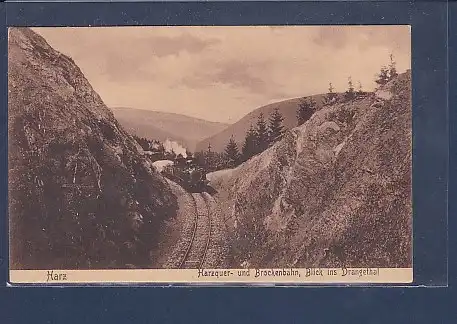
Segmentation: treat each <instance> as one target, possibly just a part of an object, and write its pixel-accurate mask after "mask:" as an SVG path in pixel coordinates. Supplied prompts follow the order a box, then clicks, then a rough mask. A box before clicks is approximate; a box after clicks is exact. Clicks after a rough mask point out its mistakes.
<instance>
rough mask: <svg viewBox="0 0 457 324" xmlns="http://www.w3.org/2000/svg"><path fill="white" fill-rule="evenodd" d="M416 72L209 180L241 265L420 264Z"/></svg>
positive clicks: (327, 112) (329, 112)
mask: <svg viewBox="0 0 457 324" xmlns="http://www.w3.org/2000/svg"><path fill="white" fill-rule="evenodd" d="M410 83H411V75H410V72H407V73H404V74H401V75H400V76H399V77H397V78H396V79H394V80H392V81H391V82H390V83H388V84H387V85H385V86H384V87H383V88H382V89H380V90H379V91H377V92H376V93H370V94H368V95H366V96H364V97H362V98H358V99H355V100H351V101H346V102H339V103H336V104H333V105H328V106H324V107H323V108H322V109H321V110H319V111H318V112H316V113H315V114H314V115H313V116H312V117H311V119H310V120H308V121H307V122H306V123H305V124H303V125H302V126H300V127H296V128H293V129H292V130H291V131H289V132H288V133H287V134H286V135H285V137H284V139H283V140H281V141H280V142H278V143H276V144H275V145H274V146H273V147H271V148H269V149H268V150H266V151H265V152H263V153H262V154H260V155H258V156H256V157H254V158H253V159H251V160H249V161H247V162H245V163H243V164H242V165H240V166H239V167H238V168H236V169H233V170H226V171H220V172H218V173H217V172H216V173H214V174H212V175H210V179H211V182H212V184H213V185H214V186H215V187H216V188H217V190H218V191H219V194H218V197H219V200H220V201H221V203H222V204H223V206H224V207H223V208H224V209H225V210H227V215H226V219H227V223H228V224H229V227H230V228H231V232H232V234H231V236H232V247H233V248H232V250H233V251H232V252H233V254H234V264H233V266H251V267H269V266H275V267H281V266H284V267H287V266H293V267H340V266H347V267H349V266H351V267H359V266H364V267H366V266H372V267H409V266H411V264H412V254H411V253H412V252H411V241H412V237H411V235H412V228H411V226H412V225H411V223H412V209H411V99H410V95H411V86H410Z"/></svg>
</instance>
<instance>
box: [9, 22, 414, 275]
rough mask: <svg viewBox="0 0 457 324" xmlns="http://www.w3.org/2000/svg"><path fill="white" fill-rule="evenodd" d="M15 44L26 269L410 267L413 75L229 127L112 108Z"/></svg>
mask: <svg viewBox="0 0 457 324" xmlns="http://www.w3.org/2000/svg"><path fill="white" fill-rule="evenodd" d="M8 50H9V56H8V63H9V67H8V68H9V79H8V85H9V102H8V112H9V116H8V118H9V121H8V122H9V129H8V134H9V143H8V145H9V147H8V149H9V153H8V155H9V156H8V162H9V222H10V242H11V244H10V245H11V262H10V263H11V266H12V268H14V269H50V268H52V269H202V268H205V269H229V268H305V267H316V268H317V267H324V268H325V267H386V268H394V267H397V268H407V267H411V266H412V203H411V198H412V197H411V195H412V193H411V177H412V175H411V158H412V156H411V155H412V144H411V141H412V128H411V71H409V70H408V71H406V72H404V73H400V74H395V75H392V76H391V77H390V78H389V79H388V80H387V79H386V80H385V82H384V81H383V83H382V84H380V86H379V88H378V89H377V90H375V91H373V92H358V93H356V92H353V91H352V92H351V91H348V92H346V93H344V94H343V93H341V94H334V96H331V98H330V99H331V100H329V94H324V95H322V94H320V95H315V96H308V97H305V98H297V99H292V100H287V101H282V102H278V103H275V104H271V105H267V106H263V107H260V108H257V109H254V110H252V111H251V112H250V113H248V114H247V115H246V116H245V117H243V118H242V119H240V120H239V121H238V122H236V123H234V124H232V125H228V124H224V123H214V122H208V121H204V120H199V119H196V118H193V117H187V116H183V115H176V114H169V113H163V112H153V111H140V110H137V109H132V108H112V109H110V108H108V107H107V106H106V105H105V103H104V102H103V100H102V99H101V97H100V96H99V95H98V94H97V92H95V90H94V89H93V88H92V86H91V84H90V83H89V81H88V80H87V79H86V78H85V76H84V74H83V73H82V71H81V70H80V69H79V67H78V66H77V65H76V63H75V62H74V61H73V60H72V59H71V58H70V57H68V56H65V55H63V54H61V53H59V52H57V51H56V50H54V49H53V48H52V47H51V46H50V45H49V44H48V43H47V42H46V41H45V39H44V38H42V37H41V36H39V35H38V34H36V33H35V32H33V31H32V30H30V29H28V28H13V29H12V30H11V32H10V39H9V49H8ZM305 102H308V103H309V102H313V104H311V106H312V109H310V110H309V111H305V113H304V115H303V116H304V117H303V116H299V115H300V114H299V108H300V107H305V106H306V105H305ZM263 114H265V117H266V118H265V121H264V120H262V118H263V117H261V116H263ZM275 114H276V116H279V117H278V118H276V122H278V123H279V124H280V125H279V126H281V127H276V131H277V132H278V134H279V135H277V136H276V135H271V134H272V133H274V131H273V130H272V129H273V128H274V127H273V126H272V125H274V118H273V117H274V116H275ZM297 115H298V117H297ZM271 116H273V117H271ZM268 118H270V119H268ZM297 119H298V122H297ZM272 120H273V122H272ZM256 122H257V125H255V123H256ZM251 125H255V126H256V128H255V131H256V132H257V133H256V134H257V135H256V136H257V137H256V139H255V140H256V141H257V142H255V141H254V142H253V143H254V144H256V145H254V148H255V151H249V150H248V149H246V150H244V151H246V152H248V153H249V154H244V155H243V154H242V152H240V151H242V150H241V147H242V146H243V141H245V140H246V141H247V139H249V136H248V135H249V129H250V126H251ZM260 131H263V137H262V136H259V133H260ZM259 138H263V141H264V142H262V141H261V140H259ZM167 140H168V141H169V142H167ZM170 140H172V141H175V142H176V143H177V144H179V148H181V146H184V147H183V148H182V149H183V151H182V152H178V149H177V148H176V146H175V147H172V146H171V144H170V145H168V144H169V143H170ZM166 143H168V144H167V145H165V144H166ZM251 144H252V143H251ZM242 155H243V156H242ZM159 165H160V168H159V167H158V166H159Z"/></svg>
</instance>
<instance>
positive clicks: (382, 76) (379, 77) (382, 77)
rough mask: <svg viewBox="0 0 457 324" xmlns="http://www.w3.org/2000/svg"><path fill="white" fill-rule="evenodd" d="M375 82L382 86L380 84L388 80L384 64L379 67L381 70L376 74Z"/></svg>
mask: <svg viewBox="0 0 457 324" xmlns="http://www.w3.org/2000/svg"><path fill="white" fill-rule="evenodd" d="M375 82H376V83H377V84H378V85H379V86H382V85H384V84H386V83H387V82H389V70H388V69H387V68H386V67H385V66H383V67H381V71H380V72H379V74H378V75H377V76H376V80H375Z"/></svg>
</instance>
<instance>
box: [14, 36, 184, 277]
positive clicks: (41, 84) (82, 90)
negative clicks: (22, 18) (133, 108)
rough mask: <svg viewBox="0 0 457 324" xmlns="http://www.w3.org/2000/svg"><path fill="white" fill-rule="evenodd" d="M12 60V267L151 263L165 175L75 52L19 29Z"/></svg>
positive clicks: (165, 198)
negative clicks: (116, 115) (146, 156)
mask: <svg viewBox="0 0 457 324" xmlns="http://www.w3.org/2000/svg"><path fill="white" fill-rule="evenodd" d="M8 65H9V67H8V73H9V78H8V86H9V90H8V91H9V98H8V112H9V117H8V125H9V130H8V132H9V147H8V149H9V156H8V158H9V219H10V238H11V239H10V242H11V244H10V252H11V253H10V254H11V267H12V268H16V269H40V268H47V269H50V268H66V269H70V268H77V269H83V268H125V267H133V268H136V267H148V266H149V265H150V263H151V260H150V254H151V251H152V250H153V249H154V243H155V237H156V235H157V228H158V227H159V226H160V224H161V222H162V221H163V220H165V219H167V218H169V217H170V216H171V215H173V214H174V213H175V210H176V208H177V203H176V197H175V196H174V195H173V194H172V193H171V191H170V188H169V186H168V184H167V183H166V181H165V180H164V179H163V178H162V177H161V176H160V175H159V174H158V173H157V172H156V171H154V169H153V168H151V165H150V163H148V162H147V161H146V160H145V159H144V158H143V157H142V156H141V155H140V154H139V153H138V150H137V144H136V142H135V141H134V140H133V139H132V138H131V137H130V136H129V135H128V134H127V133H126V132H125V131H124V130H123V129H122V127H121V126H120V125H119V124H118V123H117V121H116V120H115V118H114V116H113V114H112V112H111V111H110V110H109V109H108V108H107V107H106V106H105V104H104V103H103V101H102V100H101V98H100V97H99V96H98V94H97V93H95V92H94V90H93V89H92V87H91V85H90V84H89V82H88V81H87V80H86V78H85V77H84V75H83V74H82V72H81V71H80V69H79V68H78V67H77V66H76V65H75V63H74V62H73V60H72V59H71V58H69V57H66V56H65V55H62V54H60V53H59V52H57V51H55V50H54V49H52V48H51V47H50V46H49V45H48V44H47V43H46V41H45V40H44V39H43V38H42V37H40V36H39V35H37V34H36V33H34V32H33V31H31V30H30V29H27V28H11V29H10V33H9V45H8Z"/></svg>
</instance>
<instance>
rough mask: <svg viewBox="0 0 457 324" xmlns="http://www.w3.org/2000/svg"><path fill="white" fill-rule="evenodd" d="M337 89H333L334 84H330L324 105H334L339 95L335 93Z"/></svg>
mask: <svg viewBox="0 0 457 324" xmlns="http://www.w3.org/2000/svg"><path fill="white" fill-rule="evenodd" d="M334 90H335V88H334V87H333V84H332V83H331V82H330V83H329V84H328V92H327V94H326V96H325V97H324V104H326V105H329V104H331V103H333V101H334V100H335V98H336V96H337V94H336V93H335V92H334Z"/></svg>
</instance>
